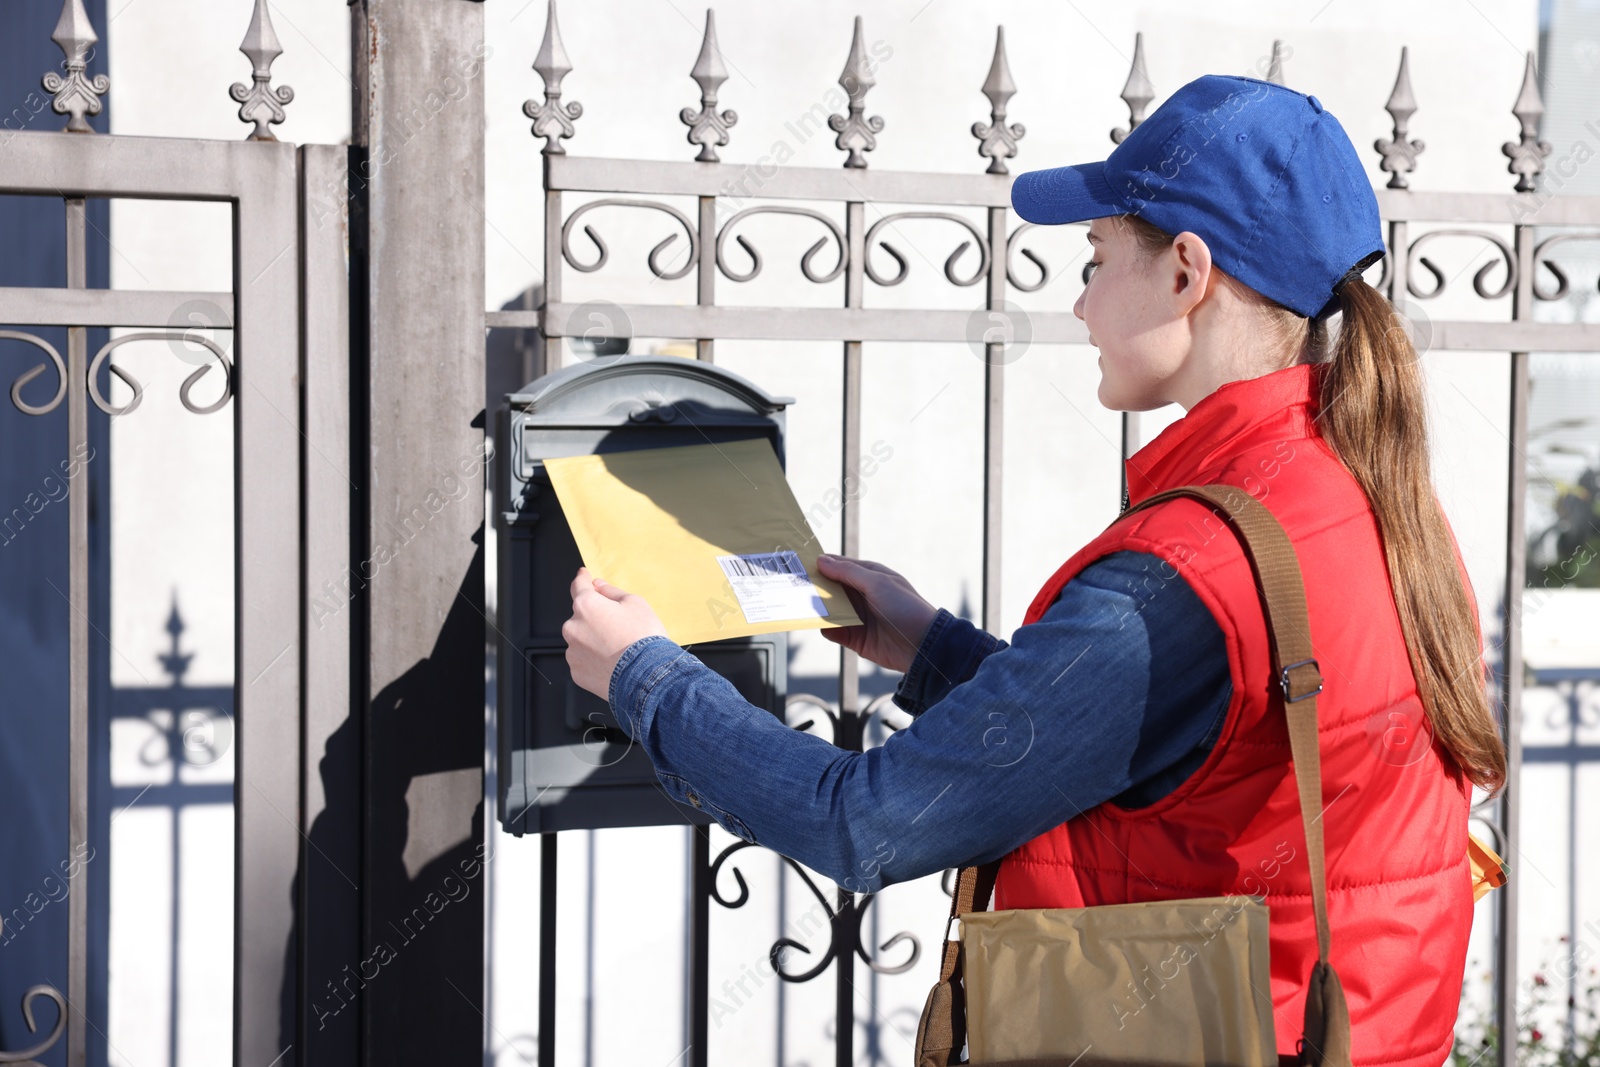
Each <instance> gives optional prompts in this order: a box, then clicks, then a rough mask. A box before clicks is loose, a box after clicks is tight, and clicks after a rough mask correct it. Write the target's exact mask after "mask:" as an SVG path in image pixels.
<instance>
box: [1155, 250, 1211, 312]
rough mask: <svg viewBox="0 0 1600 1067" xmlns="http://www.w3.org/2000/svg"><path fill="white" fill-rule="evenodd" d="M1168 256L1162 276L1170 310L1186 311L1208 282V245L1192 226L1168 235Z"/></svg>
mask: <svg viewBox="0 0 1600 1067" xmlns="http://www.w3.org/2000/svg"><path fill="white" fill-rule="evenodd" d="M1170 251H1171V253H1172V259H1171V261H1170V263H1169V273H1168V275H1167V278H1166V279H1164V280H1165V281H1166V283H1167V286H1166V292H1167V295H1168V296H1169V297H1170V298H1171V299H1172V301H1173V303H1174V308H1173V310H1174V311H1175V312H1177V313H1178V314H1179V315H1187V314H1188V313H1189V312H1190V311H1192V310H1194V307H1195V305H1197V304H1199V303H1200V301H1201V300H1202V299H1203V298H1204V297H1205V294H1206V292H1207V290H1208V289H1209V288H1210V285H1211V274H1212V270H1211V268H1212V263H1211V249H1210V248H1208V247H1207V246H1206V242H1205V239H1204V238H1202V237H1201V236H1200V235H1199V234H1197V233H1195V232H1194V231H1193V230H1184V231H1183V232H1182V233H1180V234H1178V235H1177V236H1176V237H1174V238H1173V239H1172V245H1171V247H1170Z"/></svg>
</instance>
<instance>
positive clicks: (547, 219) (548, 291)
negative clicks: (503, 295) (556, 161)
mask: <svg viewBox="0 0 1600 1067" xmlns="http://www.w3.org/2000/svg"><path fill="white" fill-rule="evenodd" d="M544 185H545V190H544V302H545V305H546V306H547V307H548V306H549V305H551V304H559V303H560V302H561V190H559V189H551V188H550V157H549V156H545V157H544ZM539 328H540V331H541V332H542V333H543V335H544V339H545V340H544V344H543V345H542V346H541V347H540V351H539V354H538V355H537V356H535V357H534V361H535V362H536V363H537V364H538V365H537V366H536V367H534V369H533V370H534V373H533V376H534V377H535V378H542V377H544V376H545V375H546V374H549V373H550V372H551V371H554V370H560V369H561V360H562V352H563V351H564V350H565V348H566V345H565V342H563V341H562V340H561V338H560V337H559V336H556V335H553V334H551V333H550V330H549V324H548V323H546V322H542V321H541V322H540V323H539Z"/></svg>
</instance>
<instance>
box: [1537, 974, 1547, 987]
mask: <svg viewBox="0 0 1600 1067" xmlns="http://www.w3.org/2000/svg"><path fill="white" fill-rule="evenodd" d="M1533 984H1534V985H1549V984H1550V983H1549V982H1546V981H1545V980H1544V975H1542V974H1536V975H1534V976H1533Z"/></svg>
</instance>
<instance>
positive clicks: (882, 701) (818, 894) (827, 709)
mask: <svg viewBox="0 0 1600 1067" xmlns="http://www.w3.org/2000/svg"><path fill="white" fill-rule="evenodd" d="M892 697H893V694H892V693H885V694H883V695H881V696H879V697H876V698H874V699H873V700H872V701H871V702H870V703H869V704H868V705H867V707H866V708H865V710H864V711H863V713H862V719H863V724H862V725H863V726H865V724H866V722H867V721H870V720H871V719H872V718H873V717H874V716H876V715H877V714H879V712H881V711H884V710H886V709H888V708H889V707H891V706H892V705H891V703H890V701H891V698H892ZM800 707H806V708H814V709H816V710H818V711H820V712H821V713H822V714H823V716H824V717H825V718H826V719H827V721H828V724H829V725H830V727H832V728H833V730H834V736H835V739H836V740H837V738H838V732H837V731H838V727H839V725H840V715H839V711H838V709H837V708H836V706H835V705H834V703H833V702H832V701H828V700H824V699H823V698H822V697H819V696H817V695H815V694H813V693H794V694H791V695H790V696H789V699H788V701H787V702H786V704H785V711H786V712H792V711H793V710H794V709H796V708H800ZM817 722H818V720H817V719H816V718H815V717H813V718H808V719H806V720H805V721H804V722H801V723H799V724H792V728H793V729H796V730H802V731H804V730H809V729H810V728H811V727H812V726H814V725H816V724H817ZM891 729H893V727H891ZM756 847H759V846H758V845H757V844H756V843H755V842H751V841H734V842H733V843H732V844H730V845H728V847H727V848H725V849H723V850H722V851H721V852H720V853H718V854H717V858H716V859H715V860H713V861H712V863H711V868H710V876H709V878H708V879H707V882H708V884H709V887H710V896H711V899H712V900H715V901H716V902H717V903H718V904H720V905H722V906H723V907H725V908H742V907H744V906H745V904H746V903H748V902H749V900H750V884H749V883H748V882H746V881H745V878H744V873H743V872H742V871H740V870H739V868H738V867H737V866H736V865H732V864H729V860H730V859H731V858H732V857H733V856H735V855H736V854H738V853H739V852H741V851H743V850H744V849H747V848H756ZM779 859H780V860H782V861H783V864H784V866H786V867H787V868H789V869H790V870H792V871H794V873H795V874H796V875H798V876H799V878H800V881H801V882H802V883H804V885H805V887H806V889H807V890H808V891H809V892H810V894H811V896H812V897H813V898H815V900H816V905H815V906H816V907H820V908H821V909H822V912H823V914H824V915H826V916H827V924H828V931H829V932H828V943H827V945H826V946H825V947H824V948H823V949H822V950H821V956H820V958H819V959H817V960H816V962H815V963H813V964H812V965H811V966H810V968H808V969H807V970H804V971H800V972H790V971H787V970H785V969H784V952H785V950H787V949H795V950H797V951H799V952H801V953H803V954H805V955H807V956H810V955H812V954H813V952H812V948H811V947H810V946H808V945H806V944H805V942H803V941H800V940H797V939H796V938H793V937H780V938H778V940H776V941H774V942H773V944H772V947H771V949H770V950H769V951H768V956H769V958H770V960H771V962H772V970H773V973H775V974H776V975H778V977H779V978H781V979H783V980H784V981H786V982H809V981H810V980H811V979H813V978H815V977H817V976H818V975H820V974H821V973H822V972H823V971H825V970H827V968H828V964H830V963H832V962H833V961H834V960H835V959H838V958H840V957H841V956H842V957H844V958H846V959H848V958H849V956H850V955H851V954H852V953H854V954H855V955H857V956H859V957H860V958H861V960H862V962H864V963H865V964H866V965H867V966H868V967H870V968H872V969H873V970H874V971H876V972H877V973H879V974H904V973H905V972H906V971H909V970H910V969H911V968H912V967H915V966H916V964H917V961H918V960H919V959H921V958H922V942H921V941H920V940H918V939H917V937H916V935H914V934H911V933H908V932H905V931H901V932H900V933H897V934H894V935H893V936H891V937H889V938H888V939H887V940H885V941H884V942H883V943H882V944H881V945H879V946H877V949H876V950H875V952H869V951H868V950H867V947H866V946H865V945H864V944H863V943H862V940H861V924H862V919H863V917H864V915H865V913H866V910H867V908H868V907H869V906H870V905H871V904H872V901H873V900H874V899H875V897H876V895H877V894H874V893H853V892H849V891H848V890H847V889H845V890H843V891H844V892H845V894H846V895H845V896H843V897H842V898H841V901H840V905H839V906H835V905H833V904H830V903H829V902H828V895H827V893H825V892H824V891H823V890H822V888H821V887H820V886H818V885H817V882H816V880H815V879H814V878H812V877H811V874H810V872H809V871H807V870H806V869H805V868H804V867H802V866H801V865H800V864H799V863H797V862H795V861H794V860H792V859H790V858H789V857H788V856H779ZM724 865H727V866H728V869H729V870H730V871H731V872H732V874H733V880H734V883H735V884H736V885H737V886H738V893H737V894H736V895H734V896H733V897H731V898H730V897H728V896H725V895H723V893H722V890H721V889H720V888H719V887H718V881H719V879H720V876H721V874H722V869H723V867H724ZM902 944H909V945H910V946H911V954H910V956H908V957H907V958H906V959H905V960H903V961H901V962H899V963H886V962H884V961H883V960H881V959H880V958H878V956H877V955H876V953H882V952H889V951H891V950H893V949H894V948H895V946H897V945H902Z"/></svg>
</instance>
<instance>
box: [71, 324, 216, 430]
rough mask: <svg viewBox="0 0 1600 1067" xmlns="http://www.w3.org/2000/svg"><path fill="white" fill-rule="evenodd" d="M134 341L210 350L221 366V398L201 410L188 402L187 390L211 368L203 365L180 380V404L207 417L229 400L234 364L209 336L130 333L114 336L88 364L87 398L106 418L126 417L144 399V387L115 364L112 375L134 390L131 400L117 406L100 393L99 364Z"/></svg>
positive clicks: (176, 332)
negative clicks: (118, 349)
mask: <svg viewBox="0 0 1600 1067" xmlns="http://www.w3.org/2000/svg"><path fill="white" fill-rule="evenodd" d="M134 341H184V342H186V343H189V344H197V345H200V346H202V347H203V348H206V349H207V350H209V351H210V352H211V354H212V355H214V356H216V357H217V362H218V363H219V364H221V365H222V395H221V396H219V397H217V399H216V400H214V401H212V402H211V403H210V404H207V405H205V406H204V407H200V406H198V405H196V404H195V403H194V402H193V401H192V400H190V399H189V391H190V390H191V389H193V388H194V386H195V383H197V382H199V381H200V379H201V378H202V377H204V376H205V374H206V372H207V371H209V370H210V369H211V364H210V363H206V364H204V365H203V366H201V367H200V369H198V370H196V371H195V372H194V373H193V374H191V375H189V376H188V377H187V378H185V379H184V380H183V384H182V385H181V386H179V387H178V400H179V402H180V403H182V404H183V406H184V407H185V408H187V409H188V410H189V411H191V412H193V413H194V414H196V415H209V414H211V413H212V412H214V411H220V410H222V408H223V406H224V405H226V404H227V403H228V401H229V400H230V399H232V397H233V364H232V363H231V362H230V361H229V359H228V356H227V353H225V352H223V350H222V346H221V345H219V344H217V343H216V342H215V341H213V340H211V339H210V338H209V337H202V336H200V335H199V334H197V333H194V332H193V331H177V330H155V331H148V332H140V333H130V334H124V335H123V336H121V337H114V338H112V339H111V340H110V341H107V342H106V343H105V344H104V345H102V346H101V347H100V351H98V352H96V353H95V356H94V359H93V360H91V361H90V363H89V398H90V399H91V400H93V401H94V405H95V407H97V408H99V409H100V410H101V411H103V412H105V413H106V414H107V415H126V414H128V413H129V412H131V411H133V410H134V409H135V408H137V407H138V406H139V403H140V402H141V401H142V400H143V399H144V386H142V385H140V384H139V381H138V380H137V379H136V378H134V377H133V375H131V374H129V373H128V372H127V371H125V370H123V369H122V368H121V367H119V366H117V365H116V364H115V363H113V364H111V367H110V369H111V373H112V374H115V375H116V376H117V377H118V378H121V379H122V381H123V383H124V384H125V385H127V386H128V388H130V389H132V390H133V399H132V400H130V401H128V402H127V403H126V404H124V405H122V406H121V407H116V406H115V405H113V404H112V403H111V402H110V401H108V400H107V399H106V398H105V397H104V396H103V395H102V394H101V392H100V381H99V379H100V365H101V364H102V363H104V362H105V361H106V359H107V358H108V357H109V356H110V355H111V353H112V352H113V351H115V350H116V349H117V348H120V347H121V346H123V345H125V344H131V343H132V342H134Z"/></svg>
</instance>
